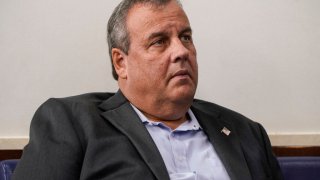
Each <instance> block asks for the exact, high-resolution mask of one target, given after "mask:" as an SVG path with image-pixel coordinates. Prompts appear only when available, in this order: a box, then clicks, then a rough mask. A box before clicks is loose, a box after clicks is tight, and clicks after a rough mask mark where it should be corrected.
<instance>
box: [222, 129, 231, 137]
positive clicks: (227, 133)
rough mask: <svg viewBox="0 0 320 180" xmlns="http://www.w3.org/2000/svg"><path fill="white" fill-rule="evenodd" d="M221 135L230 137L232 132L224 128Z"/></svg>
mask: <svg viewBox="0 0 320 180" xmlns="http://www.w3.org/2000/svg"><path fill="white" fill-rule="evenodd" d="M221 133H224V134H225V135H227V136H229V135H230V133H231V131H230V130H229V129H228V128H226V127H223V128H222V130H221Z"/></svg>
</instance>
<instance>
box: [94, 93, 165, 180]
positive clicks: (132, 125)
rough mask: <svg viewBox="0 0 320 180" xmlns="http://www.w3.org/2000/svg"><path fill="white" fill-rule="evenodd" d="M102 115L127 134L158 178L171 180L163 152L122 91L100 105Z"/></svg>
mask: <svg viewBox="0 0 320 180" xmlns="http://www.w3.org/2000/svg"><path fill="white" fill-rule="evenodd" d="M99 107H100V108H101V109H103V110H104V112H103V113H102V116H103V117H104V118H105V119H106V120H107V121H109V122H110V123H112V124H113V125H114V126H115V127H116V128H118V129H119V130H120V131H121V132H122V133H123V134H124V135H126V136H127V137H128V138H129V140H130V141H131V142H132V144H133V145H134V146H135V148H136V149H137V151H138V152H139V154H140V155H141V157H142V158H143V160H144V161H145V162H146V164H147V165H148V166H149V168H150V169H151V171H152V172H153V173H154V175H155V177H156V178H157V179H161V180H166V179H167V180H169V179H170V178H169V175H168V172H167V169H166V167H165V164H164V162H163V159H162V157H161V154H160V152H159V150H158V149H157V147H156V145H155V143H154V142H153V140H152V137H151V136H150V134H149V132H148V131H147V129H146V128H145V127H144V125H143V124H142V122H141V120H140V119H139V117H138V115H137V114H136V113H135V111H134V110H133V108H132V107H131V105H130V103H129V102H128V101H127V99H126V98H125V97H124V96H123V94H122V93H121V91H118V92H117V93H116V94H115V95H114V96H113V97H111V98H109V99H107V100H106V101H105V102H103V103H102V104H101V105H100V106H99Z"/></svg>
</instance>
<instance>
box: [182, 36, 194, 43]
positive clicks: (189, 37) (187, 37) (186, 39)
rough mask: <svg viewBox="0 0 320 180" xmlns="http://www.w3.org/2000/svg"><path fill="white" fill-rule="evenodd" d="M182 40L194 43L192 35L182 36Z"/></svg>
mask: <svg viewBox="0 0 320 180" xmlns="http://www.w3.org/2000/svg"><path fill="white" fill-rule="evenodd" d="M180 39H181V41H182V42H192V37H191V35H183V36H181V38H180Z"/></svg>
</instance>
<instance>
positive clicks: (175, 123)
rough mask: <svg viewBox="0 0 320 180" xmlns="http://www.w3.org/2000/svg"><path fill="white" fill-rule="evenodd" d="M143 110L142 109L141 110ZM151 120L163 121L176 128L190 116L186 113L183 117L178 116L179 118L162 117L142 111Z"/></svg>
mask: <svg viewBox="0 0 320 180" xmlns="http://www.w3.org/2000/svg"><path fill="white" fill-rule="evenodd" d="M140 111H141V110H140ZM141 112H142V113H143V114H144V115H145V116H146V117H147V118H148V119H149V120H150V121H155V122H162V123H164V124H165V125H167V126H168V127H170V128H171V129H172V130H174V129H176V128H177V127H179V126H180V125H181V124H182V123H184V122H185V121H187V117H188V113H185V114H184V115H183V116H182V117H180V118H178V119H170V120H167V119H162V118H159V117H156V116H153V115H151V114H148V113H146V112H144V111H141Z"/></svg>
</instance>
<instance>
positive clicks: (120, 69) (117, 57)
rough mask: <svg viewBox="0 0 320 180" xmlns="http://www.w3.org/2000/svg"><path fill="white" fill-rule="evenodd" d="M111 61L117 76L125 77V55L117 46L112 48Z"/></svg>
mask: <svg viewBox="0 0 320 180" xmlns="http://www.w3.org/2000/svg"><path fill="white" fill-rule="evenodd" d="M111 53H112V63H113V66H114V68H115V70H116V72H117V74H118V76H119V78H122V79H127V55H126V54H125V53H124V52H123V51H122V50H120V49H118V48H112V50H111Z"/></svg>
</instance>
